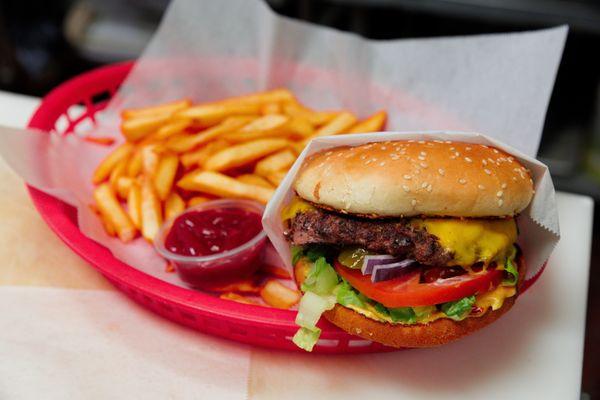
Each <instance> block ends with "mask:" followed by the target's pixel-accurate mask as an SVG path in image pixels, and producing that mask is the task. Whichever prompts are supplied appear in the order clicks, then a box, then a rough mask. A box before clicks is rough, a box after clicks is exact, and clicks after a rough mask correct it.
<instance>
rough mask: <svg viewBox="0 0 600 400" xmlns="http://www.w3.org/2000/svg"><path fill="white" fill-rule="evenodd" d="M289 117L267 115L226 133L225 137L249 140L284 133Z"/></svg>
mask: <svg viewBox="0 0 600 400" xmlns="http://www.w3.org/2000/svg"><path fill="white" fill-rule="evenodd" d="M288 120H289V117H287V116H285V115H275V114H272V115H265V116H263V117H260V118H258V119H255V120H254V121H252V122H250V123H249V124H248V125H246V126H244V127H243V128H242V129H240V130H239V131H237V132H232V133H228V134H226V135H224V136H223V137H224V139H225V140H227V141H230V142H247V141H249V140H255V139H260V138H265V137H270V136H275V135H282V134H284V133H285V132H286V131H287V130H286V129H285V128H286V124H287V122H288Z"/></svg>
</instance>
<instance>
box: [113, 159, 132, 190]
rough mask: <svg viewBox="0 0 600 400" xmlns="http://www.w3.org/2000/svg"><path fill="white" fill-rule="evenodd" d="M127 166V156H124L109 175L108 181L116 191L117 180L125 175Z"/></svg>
mask: <svg viewBox="0 0 600 400" xmlns="http://www.w3.org/2000/svg"><path fill="white" fill-rule="evenodd" d="M126 168H127V158H124V159H122V160H121V161H119V163H118V164H117V165H116V166H115V167H114V168H113V170H112V172H111V173H110V176H109V177H108V183H109V184H110V187H111V188H112V189H113V190H114V191H117V181H118V180H119V178H121V177H122V176H124V175H125V172H126Z"/></svg>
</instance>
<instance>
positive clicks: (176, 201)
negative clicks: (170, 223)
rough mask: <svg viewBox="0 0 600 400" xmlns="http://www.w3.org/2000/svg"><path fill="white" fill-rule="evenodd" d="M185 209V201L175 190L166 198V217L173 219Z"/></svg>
mask: <svg viewBox="0 0 600 400" xmlns="http://www.w3.org/2000/svg"><path fill="white" fill-rule="evenodd" d="M183 210H185V201H183V199H182V198H181V196H180V195H178V194H177V193H175V192H172V193H171V194H170V195H169V197H167V200H165V219H171V218H173V217H175V216H176V215H178V214H180V213H181V212H183Z"/></svg>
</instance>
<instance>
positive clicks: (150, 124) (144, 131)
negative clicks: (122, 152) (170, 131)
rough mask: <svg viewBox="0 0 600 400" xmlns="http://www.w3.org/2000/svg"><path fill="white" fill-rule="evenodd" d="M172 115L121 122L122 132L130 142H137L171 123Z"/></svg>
mask: <svg viewBox="0 0 600 400" xmlns="http://www.w3.org/2000/svg"><path fill="white" fill-rule="evenodd" d="M170 118H171V115H170V114H156V115H149V116H144V117H139V118H133V119H126V120H124V121H123V122H121V132H122V133H123V136H125V138H126V139H127V140H128V141H130V142H137V141H139V140H141V139H143V138H144V137H146V136H147V135H149V134H150V133H152V132H154V131H156V130H157V129H158V128H160V127H161V126H162V125H164V124H165V123H166V122H168V121H169V119H170Z"/></svg>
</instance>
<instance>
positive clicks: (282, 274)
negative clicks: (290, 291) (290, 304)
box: [260, 264, 292, 279]
mask: <svg viewBox="0 0 600 400" xmlns="http://www.w3.org/2000/svg"><path fill="white" fill-rule="evenodd" d="M260 270H261V271H263V272H264V273H266V274H269V275H273V276H275V277H277V278H281V279H292V277H291V275H290V273H289V272H288V271H287V269H285V268H283V267H277V266H275V265H267V264H263V265H261V266H260Z"/></svg>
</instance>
